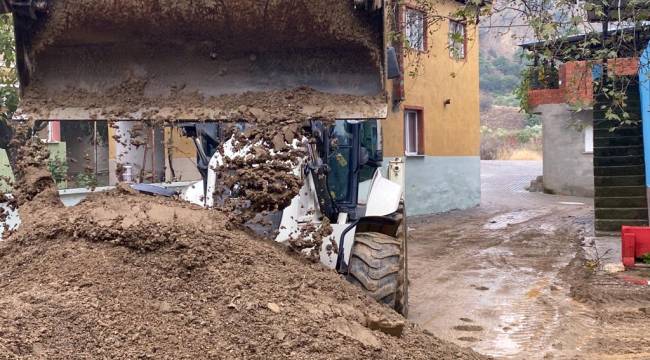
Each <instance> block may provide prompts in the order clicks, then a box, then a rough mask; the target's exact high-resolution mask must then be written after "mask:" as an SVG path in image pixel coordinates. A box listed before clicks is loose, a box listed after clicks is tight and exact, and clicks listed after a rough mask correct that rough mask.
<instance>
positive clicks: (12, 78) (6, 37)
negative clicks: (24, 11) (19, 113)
mask: <svg viewBox="0 0 650 360" xmlns="http://www.w3.org/2000/svg"><path fill="white" fill-rule="evenodd" d="M18 89H19V84H18V76H17V73H16V46H15V41H14V27H13V20H12V17H11V15H8V14H7V15H0V148H7V146H8V144H9V141H10V140H11V128H10V127H9V124H8V121H9V119H11V117H12V116H13V114H14V112H15V111H16V108H17V106H18Z"/></svg>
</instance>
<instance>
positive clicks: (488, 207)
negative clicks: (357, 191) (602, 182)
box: [409, 161, 650, 359]
mask: <svg viewBox="0 0 650 360" xmlns="http://www.w3.org/2000/svg"><path fill="white" fill-rule="evenodd" d="M482 170H483V174H482V178H483V205H482V207H480V208H475V209H471V210H466V211H456V212H452V213H449V214H444V215H438V216H432V217H427V218H419V219H414V220H412V221H411V223H410V225H409V226H410V227H411V230H412V232H411V234H412V240H411V242H410V248H409V256H410V259H409V261H410V263H409V264H410V278H411V320H413V321H416V322H418V323H420V324H422V325H423V326H424V327H425V328H426V329H428V330H430V331H432V332H433V333H435V334H436V335H438V336H440V337H442V338H443V339H446V340H450V341H454V342H456V343H458V344H463V345H468V346H471V347H472V348H473V349H474V350H476V351H478V352H481V353H483V354H487V355H492V356H495V357H499V358H512V359H549V358H552V359H565V358H569V359H574V358H580V359H582V358H585V359H594V358H616V359H619V358H623V359H626V358H635V359H648V358H650V355H649V354H648V353H646V352H645V351H646V350H644V349H648V344H647V343H648V341H647V340H645V341H644V339H643V338H644V336H645V334H648V331H647V330H648V325H645V324H644V323H648V321H647V319H648V314H647V313H646V312H644V309H645V307H644V306H643V304H647V305H646V306H648V305H650V301H648V300H647V299H648V298H647V297H646V295H647V294H648V291H647V290H646V288H639V287H634V286H629V285H626V284H622V283H621V282H620V281H618V280H617V279H616V278H613V277H612V276H609V275H592V276H588V277H585V276H586V275H585V272H586V270H585V267H584V264H583V262H582V261H579V260H580V259H579V258H577V259H576V256H577V255H578V256H579V254H580V253H581V249H582V248H581V241H582V239H584V234H583V233H582V231H583V230H584V229H589V228H591V227H592V226H591V221H592V220H591V219H592V216H593V215H592V201H591V200H590V199H582V198H570V197H560V196H551V195H544V194H538V193H528V192H526V191H525V190H524V187H525V186H526V184H527V183H529V182H530V180H532V179H534V178H535V177H536V176H537V175H540V174H541V173H542V169H541V163H539V162H498V161H494V162H485V163H484V164H483V166H482ZM574 259H575V261H573V260H574ZM572 290H573V291H572ZM608 292H609V293H611V294H609V295H605V296H604V299H599V298H598V296H596V294H603V293H605V294H607V293H608ZM630 292H633V293H634V294H636V295H635V296H632V297H630V296H628V295H629V293H630ZM572 295H573V297H572ZM580 295H582V296H580ZM618 298H622V299H628V300H621V299H618ZM576 299H579V300H580V301H577V300H576ZM629 299H632V300H629ZM622 302H624V306H622V305H621V303H622ZM646 310H647V309H646ZM635 326H636V327H635ZM639 331H640V332H639ZM644 344H645V345H644Z"/></svg>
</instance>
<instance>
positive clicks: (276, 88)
mask: <svg viewBox="0 0 650 360" xmlns="http://www.w3.org/2000/svg"><path fill="white" fill-rule="evenodd" d="M14 3H16V2H15V1H14ZM21 3H24V1H21ZM33 3H34V4H33V5H32V6H33V7H35V8H34V9H32V10H33V11H21V13H20V14H18V13H16V9H15V7H14V13H16V19H17V43H18V44H17V46H18V51H19V70H20V71H19V72H20V77H21V84H22V93H23V94H22V95H23V97H22V102H21V107H20V109H19V111H18V112H17V115H16V118H18V119H33V120H88V119H108V120H200V121H203V120H206V121H209V120H225V119H233V118H237V117H246V116H255V117H267V118H273V117H274V116H275V115H277V113H278V112H281V111H284V110H286V109H287V108H291V109H292V111H295V113H296V114H299V115H304V116H307V117H331V118H348V119H363V118H385V117H386V116H387V102H386V97H385V91H384V82H383V80H382V79H383V78H384V76H383V75H382V74H383V71H384V70H383V68H384V66H383V64H384V45H383V23H384V22H383V15H382V11H371V12H366V11H364V10H355V9H354V5H353V4H354V2H353V1H352V0H349V1H348V0H302V1H301V0H266V1H260V0H239V1H235V0H227V1H223V0H193V1H178V0H140V1H135V0H122V1H120V0H56V1H55V0H50V1H33ZM26 14H27V15H26Z"/></svg>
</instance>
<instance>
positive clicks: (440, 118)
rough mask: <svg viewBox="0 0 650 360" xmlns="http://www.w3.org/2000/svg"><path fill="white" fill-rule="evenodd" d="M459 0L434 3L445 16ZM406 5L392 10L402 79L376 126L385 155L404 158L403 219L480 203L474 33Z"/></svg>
mask: <svg viewBox="0 0 650 360" xmlns="http://www.w3.org/2000/svg"><path fill="white" fill-rule="evenodd" d="M462 3H464V2H463V1H440V2H437V3H436V4H437V6H438V9H437V11H438V13H439V14H441V15H444V14H449V16H450V18H453V16H452V14H453V13H454V12H455V11H456V10H458V7H459V6H461V5H462ZM414 4H415V2H409V1H407V2H406V4H404V5H402V6H400V7H399V8H398V13H397V18H398V21H399V23H400V24H399V27H400V28H401V29H402V30H403V33H404V36H405V40H406V41H404V42H403V44H405V45H403V46H398V48H399V49H398V50H399V51H398V53H400V54H401V57H400V60H401V66H402V73H403V74H404V75H403V78H402V79H401V80H400V81H395V82H394V84H393V85H394V91H393V97H392V104H391V105H392V109H391V111H390V114H389V117H388V119H387V120H386V121H384V122H383V123H382V129H383V135H384V156H385V158H386V160H390V159H391V158H394V157H405V158H406V199H407V206H408V209H407V211H408V212H409V214H410V215H422V214H432V213H440V212H445V211H449V210H454V209H466V208H470V207H473V206H477V205H478V204H479V203H480V200H481V182H480V165H481V163H480V114H479V112H480V110H479V46H478V41H479V39H478V36H479V33H478V31H476V28H475V27H472V26H467V25H466V24H464V23H463V22H462V21H454V20H447V19H445V20H442V21H439V22H434V21H427V20H426V15H425V13H424V12H422V11H421V10H419V9H418V7H417V6H415V5H414Z"/></svg>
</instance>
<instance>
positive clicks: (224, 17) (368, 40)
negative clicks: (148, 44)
mask: <svg viewBox="0 0 650 360" xmlns="http://www.w3.org/2000/svg"><path fill="white" fill-rule="evenodd" d="M352 7H353V5H352V2H351V1H340V0H311V1H294V0H270V1H258V0H234V1H233V0H230V1H221V0H198V1H196V0H195V1H173V0H163V1H160V0H144V1H141V0H140V1H133V0H127V1H119V2H116V1H111V0H57V1H54V2H51V4H50V8H49V10H48V17H47V20H46V21H45V22H44V23H43V24H41V26H40V28H37V35H36V36H35V39H34V41H33V43H34V48H35V50H40V49H42V48H45V47H46V46H47V45H49V44H50V43H63V44H65V43H67V42H80V41H88V42H91V41H93V40H98V41H106V40H107V39H129V38H133V37H134V35H135V36H136V37H137V36H142V37H146V39H147V40H148V41H152V40H153V41H169V39H177V38H183V37H185V38H195V37H204V38H205V40H210V41H212V42H214V43H216V44H218V45H220V46H224V47H226V49H228V50H230V51H233V50H238V49H250V48H252V47H255V48H258V49H260V50H269V49H274V48H275V47H277V46H282V45H285V44H292V46H293V47H294V48H312V47H314V44H319V45H320V46H329V47H339V46H345V45H347V44H357V45H360V46H364V47H367V48H372V49H374V48H376V47H377V44H378V43H379V41H380V33H378V32H377V31H375V30H376V29H373V28H372V27H369V26H368V19H364V18H362V17H361V16H356V14H355V11H354V10H353V9H352ZM107 28H111V29H114V31H112V32H111V34H109V35H106V34H104V35H103V36H100V37H98V38H93V35H96V34H97V33H103V32H105V29H107ZM206 34H210V35H209V36H206Z"/></svg>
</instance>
